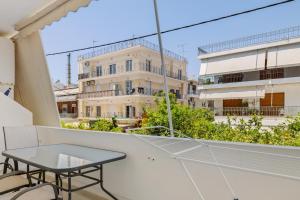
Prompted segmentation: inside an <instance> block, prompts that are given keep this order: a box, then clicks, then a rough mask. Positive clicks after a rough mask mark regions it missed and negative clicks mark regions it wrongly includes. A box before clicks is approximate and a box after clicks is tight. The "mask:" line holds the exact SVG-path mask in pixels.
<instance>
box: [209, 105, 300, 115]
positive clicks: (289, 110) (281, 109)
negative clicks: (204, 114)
mask: <svg viewBox="0 0 300 200" xmlns="http://www.w3.org/2000/svg"><path fill="white" fill-rule="evenodd" d="M209 109H210V110H212V111H213V112H214V114H215V115H216V116H251V115H254V114H256V115H262V116H282V117H283V116H296V115H298V113H300V106H261V107H258V108H249V107H223V108H216V107H215V108H209Z"/></svg>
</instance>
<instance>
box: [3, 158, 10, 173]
mask: <svg viewBox="0 0 300 200" xmlns="http://www.w3.org/2000/svg"><path fill="white" fill-rule="evenodd" d="M8 161H9V158H5V161H4V163H5V164H4V167H3V174H6V173H7V168H8Z"/></svg>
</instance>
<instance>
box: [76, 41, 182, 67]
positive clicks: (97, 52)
mask: <svg viewBox="0 0 300 200" xmlns="http://www.w3.org/2000/svg"><path fill="white" fill-rule="evenodd" d="M134 46H143V47H146V48H148V49H151V50H153V51H156V52H159V46H158V45H156V44H153V43H151V42H149V41H147V40H144V39H136V40H132V41H127V42H122V43H118V44H114V45H109V46H107V47H104V48H100V49H97V48H95V49H94V50H93V51H92V52H89V53H86V54H83V55H80V56H79V57H78V60H79V61H81V60H85V59H89V58H92V57H96V56H100V55H104V54H108V53H112V52H115V51H120V50H123V49H127V48H130V47H134ZM164 55H165V56H168V57H170V58H174V59H177V60H180V61H184V62H186V58H184V57H182V56H180V55H178V54H176V53H174V52H172V51H169V50H167V49H164Z"/></svg>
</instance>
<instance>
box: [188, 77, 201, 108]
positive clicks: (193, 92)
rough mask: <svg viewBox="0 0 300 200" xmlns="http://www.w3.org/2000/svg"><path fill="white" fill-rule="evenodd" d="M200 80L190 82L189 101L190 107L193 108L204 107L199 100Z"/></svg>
mask: <svg viewBox="0 0 300 200" xmlns="http://www.w3.org/2000/svg"><path fill="white" fill-rule="evenodd" d="M197 87H198V80H195V79H189V80H188V90H187V100H188V106H189V107H191V108H199V107H203V105H202V103H203V102H202V101H201V100H200V98H199V91H198V90H197Z"/></svg>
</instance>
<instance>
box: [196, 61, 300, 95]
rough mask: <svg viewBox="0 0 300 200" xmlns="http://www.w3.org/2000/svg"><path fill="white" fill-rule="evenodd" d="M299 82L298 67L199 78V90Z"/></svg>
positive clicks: (299, 70) (299, 72) (299, 68)
mask: <svg viewBox="0 0 300 200" xmlns="http://www.w3.org/2000/svg"><path fill="white" fill-rule="evenodd" d="M299 80H300V67H299V66H297V67H289V68H274V69H268V70H261V71H250V72H242V73H232V74H221V75H204V76H199V87H198V88H199V89H218V88H225V87H242V86H255V85H257V86H259V85H268V84H284V83H285V84H288V83H293V82H294V83H296V82H299Z"/></svg>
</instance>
